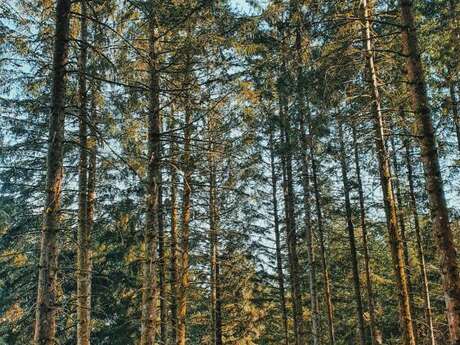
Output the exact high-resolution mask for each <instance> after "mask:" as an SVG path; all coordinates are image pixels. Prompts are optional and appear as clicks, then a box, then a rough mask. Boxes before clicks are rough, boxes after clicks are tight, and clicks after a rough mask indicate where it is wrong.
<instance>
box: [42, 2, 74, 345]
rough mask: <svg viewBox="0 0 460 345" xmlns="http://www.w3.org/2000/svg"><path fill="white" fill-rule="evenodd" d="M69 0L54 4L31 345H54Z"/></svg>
mask: <svg viewBox="0 0 460 345" xmlns="http://www.w3.org/2000/svg"><path fill="white" fill-rule="evenodd" d="M70 7H71V1H70V0H57V2H56V16H55V18H56V24H55V35H54V55H53V82H52V91H51V114H50V117H49V132H48V157H47V177H46V203H45V209H44V220H43V227H42V231H41V244H40V263H39V267H38V290H37V302H36V315H35V327H34V340H33V341H34V344H36V345H55V344H57V342H56V338H55V334H56V312H57V306H56V303H57V301H56V298H57V291H56V285H57V282H56V279H57V271H58V248H57V234H58V232H59V230H60V227H61V221H60V211H61V192H62V178H63V168H64V167H63V142H64V119H65V92H66V64H67V55H68V41H69V18H70Z"/></svg>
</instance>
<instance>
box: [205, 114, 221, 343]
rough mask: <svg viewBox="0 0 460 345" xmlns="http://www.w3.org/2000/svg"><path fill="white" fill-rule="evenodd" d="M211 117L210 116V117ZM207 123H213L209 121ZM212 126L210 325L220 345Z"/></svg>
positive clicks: (210, 170)
mask: <svg viewBox="0 0 460 345" xmlns="http://www.w3.org/2000/svg"><path fill="white" fill-rule="evenodd" d="M211 116H212V115H211ZM209 122H213V119H210V120H209ZM213 130H214V124H213V123H211V124H210V125H209V132H210V143H209V155H208V160H209V165H210V166H209V182H210V188H209V243H210V266H211V284H210V285H211V324H212V338H213V345H222V322H221V319H222V316H221V314H220V312H221V310H220V308H219V307H218V304H219V303H220V301H218V298H220V293H219V271H218V268H217V267H218V265H219V239H218V227H219V210H218V204H217V178H216V162H215V148H214V144H213V140H214V135H213Z"/></svg>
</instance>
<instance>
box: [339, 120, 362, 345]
mask: <svg viewBox="0 0 460 345" xmlns="http://www.w3.org/2000/svg"><path fill="white" fill-rule="evenodd" d="M338 122H339V123H338V127H339V128H338V129H339V142H340V165H341V168H342V182H343V191H344V196H345V213H346V216H347V229H348V240H349V243H350V254H351V267H352V272H353V283H354V290H355V302H356V318H357V320H358V329H359V339H360V344H361V345H365V344H366V334H365V332H364V317H363V302H362V299H361V283H360V281H359V267H358V255H357V253H356V240H355V227H354V225H353V213H352V209H351V202H350V183H349V181H348V166H347V156H346V151H345V143H344V140H343V127H342V123H341V120H338Z"/></svg>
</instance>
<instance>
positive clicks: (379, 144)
mask: <svg viewBox="0 0 460 345" xmlns="http://www.w3.org/2000/svg"><path fill="white" fill-rule="evenodd" d="M362 8H363V15H362V21H363V26H364V30H363V35H364V38H365V44H364V47H363V48H364V53H365V58H366V62H367V70H368V71H367V72H368V76H369V78H370V81H369V86H370V88H371V91H372V97H373V104H372V112H373V114H374V130H375V142H376V151H377V156H378V161H379V171H380V181H381V186H382V193H383V200H384V205H385V213H386V218H387V227H388V235H389V242H390V249H391V254H392V258H393V266H394V272H395V276H396V282H397V284H398V289H399V308H400V316H401V322H402V325H401V326H402V329H403V335H404V342H405V344H406V345H415V344H416V341H415V335H414V329H413V324H412V316H411V310H410V301H409V289H408V286H407V279H406V269H405V265H404V251H403V246H402V243H401V237H400V234H399V228H398V227H399V225H398V215H397V206H396V201H395V198H394V192H393V185H392V182H391V178H392V177H391V168H390V162H389V157H388V151H387V148H386V142H385V134H384V131H385V126H384V121H383V115H382V111H381V106H380V93H379V88H378V80H377V74H376V70H375V64H374V56H373V47H372V33H371V20H372V7H371V5H370V4H369V3H368V1H367V0H363V4H362Z"/></svg>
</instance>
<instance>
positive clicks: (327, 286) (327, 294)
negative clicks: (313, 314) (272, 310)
mask: <svg viewBox="0 0 460 345" xmlns="http://www.w3.org/2000/svg"><path fill="white" fill-rule="evenodd" d="M307 114H309V113H307ZM308 122H309V126H310V136H312V133H313V132H312V124H311V118H310V115H309V118H308ZM310 162H311V170H312V180H313V192H314V195H315V206H316V218H317V219H316V221H317V223H318V224H317V225H318V237H319V252H320V258H321V266H322V267H321V268H322V270H323V280H324V299H325V301H326V307H327V321H328V333H329V343H330V344H331V345H334V344H335V329H334V305H333V303H332V292H331V279H330V276H329V268H328V265H327V258H326V245H325V240H324V226H323V211H322V209H321V194H320V190H319V183H318V168H317V162H316V158H315V154H314V146H313V143H312V142H310Z"/></svg>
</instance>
